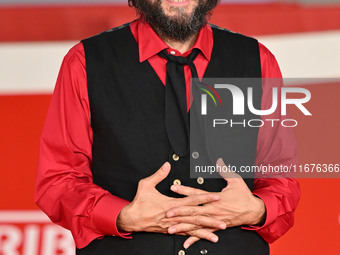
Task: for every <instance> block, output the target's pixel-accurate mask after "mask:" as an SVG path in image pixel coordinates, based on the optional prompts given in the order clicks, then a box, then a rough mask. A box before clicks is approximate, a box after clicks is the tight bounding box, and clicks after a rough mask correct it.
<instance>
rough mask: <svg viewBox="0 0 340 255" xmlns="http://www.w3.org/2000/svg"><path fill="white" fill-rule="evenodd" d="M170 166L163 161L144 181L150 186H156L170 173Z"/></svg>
mask: <svg viewBox="0 0 340 255" xmlns="http://www.w3.org/2000/svg"><path fill="white" fill-rule="evenodd" d="M170 168H171V166H170V163H169V162H165V163H164V164H163V165H162V166H161V167H160V168H159V169H158V170H157V171H156V172H155V173H154V174H153V175H150V176H149V177H147V178H145V179H144V180H145V182H147V183H149V184H151V185H152V186H156V185H157V184H158V183H160V182H161V181H163V180H164V179H165V178H166V177H167V176H168V174H169V173H170Z"/></svg>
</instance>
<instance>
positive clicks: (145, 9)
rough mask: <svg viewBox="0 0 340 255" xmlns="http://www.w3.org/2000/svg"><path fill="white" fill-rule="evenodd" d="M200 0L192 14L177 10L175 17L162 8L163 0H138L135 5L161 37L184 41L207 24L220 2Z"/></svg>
mask: <svg viewBox="0 0 340 255" xmlns="http://www.w3.org/2000/svg"><path fill="white" fill-rule="evenodd" d="M198 1H199V3H198V6H197V7H196V8H195V10H194V11H193V13H192V14H191V15H190V16H188V15H186V14H184V13H180V12H177V15H175V16H174V17H168V16H167V15H165V13H164V12H163V10H162V7H161V0H156V2H155V3H150V1H149V0H136V1H135V3H134V5H135V7H136V9H137V11H138V13H139V15H140V16H141V18H142V19H144V20H146V21H147V22H148V23H149V24H150V25H151V26H152V27H153V28H154V29H155V31H156V32H157V33H158V34H159V35H160V36H161V37H166V38H169V39H173V40H176V41H180V42H184V41H186V40H187V39H189V38H190V37H191V36H193V35H195V34H197V33H198V32H199V31H200V30H201V29H202V28H203V27H204V26H205V25H206V24H207V17H209V16H210V14H211V10H212V9H213V8H214V7H215V6H216V4H217V2H218V0H208V1H207V2H206V3H204V0H198ZM173 8H178V7H173Z"/></svg>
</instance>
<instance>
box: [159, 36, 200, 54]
mask: <svg viewBox="0 0 340 255" xmlns="http://www.w3.org/2000/svg"><path fill="white" fill-rule="evenodd" d="M197 36H198V34H195V35H193V36H191V37H190V38H188V39H187V40H186V41H184V42H182V41H176V40H173V39H170V38H167V37H164V36H161V35H160V38H161V39H162V40H163V41H164V42H165V43H166V44H167V45H168V46H169V47H171V48H172V49H175V50H178V51H179V52H180V53H182V54H183V53H184V52H186V51H188V50H190V49H191V48H192V47H193V46H194V44H195V42H196V40H197Z"/></svg>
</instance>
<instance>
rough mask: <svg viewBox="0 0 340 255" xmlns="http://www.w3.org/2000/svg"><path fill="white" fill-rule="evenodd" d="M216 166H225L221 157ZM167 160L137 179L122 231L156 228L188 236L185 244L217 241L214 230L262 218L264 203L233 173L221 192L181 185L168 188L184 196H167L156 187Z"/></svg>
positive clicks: (165, 173)
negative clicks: (204, 240)
mask: <svg viewBox="0 0 340 255" xmlns="http://www.w3.org/2000/svg"><path fill="white" fill-rule="evenodd" d="M216 164H217V165H218V166H220V167H221V168H222V167H225V164H224V162H223V160H222V159H218V160H217V163H216ZM170 168H171V167H170V164H169V163H168V162H166V163H165V164H164V165H163V166H162V167H161V168H160V169H159V170H158V171H156V172H155V173H154V174H153V175H151V176H149V177H147V178H144V179H142V180H140V181H139V183H138V189H137V193H136V196H135V198H134V200H133V201H132V202H131V203H130V204H128V205H127V206H125V207H124V208H123V209H122V210H121V212H120V214H119V216H118V219H117V227H118V229H119V230H120V231H125V232H156V233H168V234H177V235H186V236H189V237H188V239H186V241H185V242H184V244H183V246H184V248H186V249H187V248H188V247H189V246H190V245H192V244H193V243H195V242H197V241H198V240H200V239H206V240H209V241H211V242H215V243H216V242H218V236H217V235H216V234H214V232H215V231H217V230H223V229H226V228H228V227H234V226H240V225H257V224H260V223H262V222H263V220H264V218H265V212H266V209H265V205H264V203H263V201H262V200H261V199H259V198H258V197H256V196H254V195H253V194H252V193H251V191H250V190H249V188H248V186H247V185H246V184H245V182H244V181H243V179H242V178H241V177H240V176H239V175H237V174H235V173H224V174H223V175H222V174H221V175H222V177H223V178H224V179H225V180H226V187H225V188H224V189H223V190H222V191H220V192H207V191H204V190H201V189H195V188H191V187H187V186H184V185H172V186H171V190H172V191H173V192H176V193H178V194H181V195H184V196H185V197H183V198H173V197H168V196H165V195H163V194H161V193H160V192H158V190H157V189H156V185H157V184H158V183H159V182H161V181H162V180H164V179H165V178H166V177H167V176H168V174H169V172H170Z"/></svg>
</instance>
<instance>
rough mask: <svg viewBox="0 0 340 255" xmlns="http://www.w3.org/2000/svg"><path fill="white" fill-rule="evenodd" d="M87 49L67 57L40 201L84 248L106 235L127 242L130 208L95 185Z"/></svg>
mask: <svg viewBox="0 0 340 255" xmlns="http://www.w3.org/2000/svg"><path fill="white" fill-rule="evenodd" d="M85 65H86V64H85V54H84V48H83V45H82V44H81V43H79V44H77V45H76V46H75V47H73V48H72V49H71V50H70V51H69V52H68V54H67V55H66V56H65V58H64V60H63V63H62V66H61V69H60V72H59V75H58V79H57V83H56V86H55V90H54V93H53V96H52V100H51V103H50V107H49V110H48V114H47V117H46V120H45V124H44V128H43V132H42V136H41V141H40V154H39V163H38V173H37V180H36V187H35V201H36V203H37V205H38V206H39V207H40V208H41V209H42V210H43V211H44V212H45V213H46V214H47V215H48V216H49V217H50V219H51V220H52V221H53V222H55V223H57V224H59V225H61V226H63V227H65V228H67V229H69V230H71V232H72V235H73V237H74V240H75V243H76V246H77V247H78V248H83V247H85V246H86V245H88V244H89V243H90V242H91V241H92V240H94V239H96V238H100V237H102V236H104V235H116V236H120V237H124V238H130V237H128V236H127V235H128V233H120V232H119V231H118V229H117V226H116V219H117V217H118V215H119V212H120V211H121V209H122V208H123V207H124V206H125V205H127V204H128V203H129V202H128V201H126V200H123V199H121V198H119V197H116V196H113V195H112V194H110V193H109V192H108V191H106V190H104V189H102V188H101V187H99V186H97V185H96V184H94V183H93V178H92V172H91V161H92V138H93V135H92V129H91V126H90V109H89V102H88V93H87V83H86V67H85Z"/></svg>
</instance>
